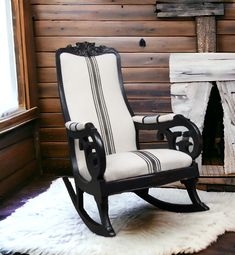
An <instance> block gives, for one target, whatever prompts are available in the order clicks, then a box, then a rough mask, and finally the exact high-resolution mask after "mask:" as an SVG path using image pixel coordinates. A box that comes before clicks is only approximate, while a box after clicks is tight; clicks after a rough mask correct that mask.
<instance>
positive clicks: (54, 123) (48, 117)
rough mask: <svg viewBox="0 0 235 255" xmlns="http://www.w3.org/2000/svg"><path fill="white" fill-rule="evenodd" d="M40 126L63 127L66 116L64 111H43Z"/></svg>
mask: <svg viewBox="0 0 235 255" xmlns="http://www.w3.org/2000/svg"><path fill="white" fill-rule="evenodd" d="M39 123H40V127H63V126H64V118H63V115H62V113H41V114H40V119H39Z"/></svg>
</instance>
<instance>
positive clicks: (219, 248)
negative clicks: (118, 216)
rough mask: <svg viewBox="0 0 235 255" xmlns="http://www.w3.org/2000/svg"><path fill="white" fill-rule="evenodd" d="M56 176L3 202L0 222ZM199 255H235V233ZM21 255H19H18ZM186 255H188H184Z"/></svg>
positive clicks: (35, 182)
mask: <svg viewBox="0 0 235 255" xmlns="http://www.w3.org/2000/svg"><path fill="white" fill-rule="evenodd" d="M53 179H55V177H54V176H42V177H40V178H38V179H35V180H33V181H32V182H31V183H30V184H28V185H26V186H25V187H24V188H22V189H21V190H20V191H18V192H17V193H16V194H13V195H12V196H11V197H9V199H7V200H5V201H2V203H1V204H0V220H2V219H4V218H6V217H7V216H9V215H10V214H11V213H12V212H14V210H15V209H17V208H19V207H20V206H22V205H23V204H24V203H25V202H26V201H27V200H28V199H29V198H33V197H35V196H36V195H38V194H40V193H41V192H43V191H45V190H46V189H47V188H48V187H49V186H50V183H51V181H52V180H53ZM195 254H197V255H235V233H232V232H228V233H226V234H224V235H222V236H220V237H219V238H218V240H217V242H216V243H214V244H212V245H211V246H210V247H208V248H207V249H205V250H203V251H201V252H199V253H195ZM18 255H19V254H18ZM184 255H186V254H184Z"/></svg>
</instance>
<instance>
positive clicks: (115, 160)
mask: <svg viewBox="0 0 235 255" xmlns="http://www.w3.org/2000/svg"><path fill="white" fill-rule="evenodd" d="M139 152H140V153H141V152H144V153H145V154H147V153H149V154H150V156H151V157H152V158H153V159H154V161H155V163H156V165H155V169H154V167H152V166H151V162H150V160H149V159H148V158H147V157H145V156H144V155H139ZM106 160H107V163H106V165H107V167H106V171H105V174H104V178H105V180H106V181H115V180H120V179H124V178H130V177H134V176H140V175H146V174H151V173H154V172H160V171H166V170H170V169H178V168H181V167H182V168H183V167H188V166H190V165H191V164H192V158H191V157H190V156H189V155H187V154H186V153H183V152H180V151H176V150H170V149H150V150H139V151H133V152H122V153H116V154H111V155H107V158H106ZM80 174H81V175H82V176H83V178H85V179H86V180H88V181H90V180H91V177H90V174H89V172H88V170H87V168H86V167H85V165H83V167H82V168H81V169H80Z"/></svg>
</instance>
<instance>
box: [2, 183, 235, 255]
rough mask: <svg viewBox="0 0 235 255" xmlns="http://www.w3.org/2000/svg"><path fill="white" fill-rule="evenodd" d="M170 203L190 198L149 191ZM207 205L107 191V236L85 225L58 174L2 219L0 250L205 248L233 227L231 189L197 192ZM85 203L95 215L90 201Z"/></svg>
mask: <svg viewBox="0 0 235 255" xmlns="http://www.w3.org/2000/svg"><path fill="white" fill-rule="evenodd" d="M151 193H152V194H156V196H157V197H158V198H160V199H164V200H167V201H169V202H178V203H187V202H189V199H188V196H187V194H186V191H185V190H177V189H165V188H164V189H163V188H162V189H161V188H156V189H152V190H151ZM199 195H200V197H201V199H202V200H203V201H204V202H205V203H206V204H207V205H208V206H209V207H210V210H209V211H206V212H198V213H172V212H167V211H162V210H159V209H157V208H155V207H153V206H151V205H149V204H148V203H146V202H145V201H143V200H142V199H140V198H138V197H137V196H136V195H135V194H133V193H123V194H120V195H114V196H110V198H109V204H110V215H111V221H112V224H113V226H114V229H115V230H116V232H117V236H116V237H113V238H105V237H101V236H97V235H95V234H93V233H91V232H90V230H88V229H87V227H86V226H85V224H84V223H83V222H82V221H81V219H80V218H79V216H78V214H77V213H76V211H75V209H74V207H73V205H72V202H71V200H70V198H69V195H68V194H67V190H66V188H65V186H64V184H63V182H62V180H61V179H58V180H56V181H54V182H53V183H52V185H51V187H50V188H49V189H48V190H47V191H46V192H44V193H42V194H40V195H39V196H37V197H35V198H33V199H31V200H29V201H28V202H27V203H26V204H25V205H24V206H23V207H21V208H19V209H18V210H17V211H16V212H15V213H13V214H12V215H11V216H9V217H8V218H6V219H5V220H3V221H1V222H0V251H1V252H6V251H14V252H21V253H29V254H31V255H39V254H40V255H60V254H61V255H121V254H125V255H137V254H138V255H139V254H145V255H170V254H177V253H183V252H185V253H193V252H197V251H200V250H202V249H204V248H206V247H207V246H208V245H209V244H210V243H212V242H214V241H216V239H217V237H218V236H219V235H221V234H223V233H224V232H225V231H235V193H213V192H210V193H207V192H204V191H199ZM85 201H86V208H87V209H89V212H90V215H93V216H94V217H95V218H97V215H98V213H97V210H96V207H95V203H94V200H93V198H92V197H91V196H89V195H87V196H86V198H85Z"/></svg>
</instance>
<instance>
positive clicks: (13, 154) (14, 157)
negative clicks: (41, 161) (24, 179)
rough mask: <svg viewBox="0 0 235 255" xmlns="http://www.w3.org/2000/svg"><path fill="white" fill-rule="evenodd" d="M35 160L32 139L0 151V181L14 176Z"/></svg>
mask: <svg viewBox="0 0 235 255" xmlns="http://www.w3.org/2000/svg"><path fill="white" fill-rule="evenodd" d="M33 159H35V152H34V141H33V139H32V138H29V139H26V140H23V141H21V142H19V143H16V144H14V145H11V146H9V147H7V148H5V149H3V150H1V151H0V162H1V170H0V180H2V179H4V178H6V177H7V176H9V175H11V174H13V173H14V172H16V171H17V170H18V169H20V168H22V167H23V166H25V165H27V164H28V162H29V161H32V160H33Z"/></svg>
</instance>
